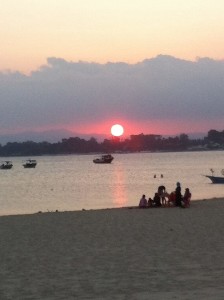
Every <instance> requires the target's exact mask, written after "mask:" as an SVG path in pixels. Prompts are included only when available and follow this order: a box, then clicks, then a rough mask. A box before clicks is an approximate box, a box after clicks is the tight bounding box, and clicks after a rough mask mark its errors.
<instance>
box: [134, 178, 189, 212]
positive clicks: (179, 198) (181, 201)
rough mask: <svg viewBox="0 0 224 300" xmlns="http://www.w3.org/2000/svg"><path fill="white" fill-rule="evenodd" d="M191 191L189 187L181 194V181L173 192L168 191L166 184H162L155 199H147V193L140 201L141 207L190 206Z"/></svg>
mask: <svg viewBox="0 0 224 300" xmlns="http://www.w3.org/2000/svg"><path fill="white" fill-rule="evenodd" d="M190 201H191V192H190V190H189V188H186V189H185V193H184V195H182V194H181V185H180V183H179V182H177V184H176V189H175V191H173V192H172V193H170V194H169V193H167V191H166V188H165V186H163V185H161V186H159V187H158V191H157V192H156V193H155V195H154V197H153V199H152V198H149V199H148V200H147V199H146V196H145V195H142V198H141V199H140V201H139V208H149V207H161V206H163V207H167V206H168V207H169V206H179V207H183V208H186V207H190Z"/></svg>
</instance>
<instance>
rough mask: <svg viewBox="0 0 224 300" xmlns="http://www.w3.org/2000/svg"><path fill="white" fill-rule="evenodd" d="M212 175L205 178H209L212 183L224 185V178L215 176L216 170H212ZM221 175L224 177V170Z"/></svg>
mask: <svg viewBox="0 0 224 300" xmlns="http://www.w3.org/2000/svg"><path fill="white" fill-rule="evenodd" d="M210 171H211V173H212V175H205V177H207V178H209V179H210V180H211V182H212V183H223V184H224V176H214V170H213V169H210ZM221 174H222V175H224V169H222V170H221Z"/></svg>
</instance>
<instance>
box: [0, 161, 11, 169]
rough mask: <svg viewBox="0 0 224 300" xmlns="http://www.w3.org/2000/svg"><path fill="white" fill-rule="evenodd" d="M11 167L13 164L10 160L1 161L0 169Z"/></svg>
mask: <svg viewBox="0 0 224 300" xmlns="http://www.w3.org/2000/svg"><path fill="white" fill-rule="evenodd" d="M12 167H13V164H12V162H11V161H10V160H6V161H3V162H2V163H1V165H0V169H2V170H9V169H12Z"/></svg>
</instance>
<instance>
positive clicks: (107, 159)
mask: <svg viewBox="0 0 224 300" xmlns="http://www.w3.org/2000/svg"><path fill="white" fill-rule="evenodd" d="M113 159H114V157H113V156H112V155H111V154H103V155H101V157H99V158H95V159H94V160H93V162H94V163H95V164H110V163H111V162H112V160H113Z"/></svg>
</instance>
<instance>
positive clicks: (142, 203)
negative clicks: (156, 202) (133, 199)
mask: <svg viewBox="0 0 224 300" xmlns="http://www.w3.org/2000/svg"><path fill="white" fill-rule="evenodd" d="M138 206H139V208H146V207H147V199H146V198H145V195H142V198H141V199H140V201H139V205H138Z"/></svg>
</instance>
